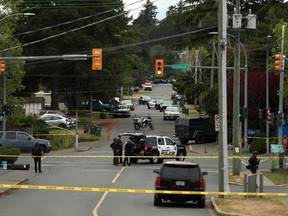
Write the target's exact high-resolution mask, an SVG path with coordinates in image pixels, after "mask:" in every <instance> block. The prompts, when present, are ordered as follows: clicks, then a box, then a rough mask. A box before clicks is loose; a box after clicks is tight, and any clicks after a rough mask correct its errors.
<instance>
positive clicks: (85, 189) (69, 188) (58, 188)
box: [0, 184, 288, 197]
mask: <svg viewBox="0 0 288 216" xmlns="http://www.w3.org/2000/svg"><path fill="white" fill-rule="evenodd" d="M0 188H8V189H28V190H53V191H78V192H79V191H80V192H81V191H82V192H110V193H142V194H155V193H156V194H183V195H197V194H199V195H226V196H258V197H267V196H269V197H288V193H254V192H253V193H251V192H218V191H170V190H147V189H125V188H94V187H73V186H46V185H15V184H0Z"/></svg>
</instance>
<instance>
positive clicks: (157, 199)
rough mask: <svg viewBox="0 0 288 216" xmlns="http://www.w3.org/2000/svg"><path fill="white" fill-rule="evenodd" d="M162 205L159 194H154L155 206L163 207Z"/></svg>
mask: <svg viewBox="0 0 288 216" xmlns="http://www.w3.org/2000/svg"><path fill="white" fill-rule="evenodd" d="M161 205H162V199H161V198H160V197H158V196H157V194H154V206H161Z"/></svg>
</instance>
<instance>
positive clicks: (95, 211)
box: [93, 167, 125, 216]
mask: <svg viewBox="0 0 288 216" xmlns="http://www.w3.org/2000/svg"><path fill="white" fill-rule="evenodd" d="M124 169H125V167H122V168H121V170H120V171H119V172H118V173H117V175H116V176H115V177H114V179H113V180H112V184H114V183H115V182H116V181H117V179H118V178H119V176H120V175H121V173H122V172H123V171H124ZM108 193H109V192H108V191H106V192H105V193H104V194H103V195H102V197H101V199H100V200H99V202H98V203H97V205H96V206H95V208H94V209H93V215H94V216H98V209H99V208H100V206H101V204H102V203H103V202H104V200H105V198H106V196H107V195H108Z"/></svg>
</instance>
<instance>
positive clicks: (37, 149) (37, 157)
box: [32, 143, 44, 173]
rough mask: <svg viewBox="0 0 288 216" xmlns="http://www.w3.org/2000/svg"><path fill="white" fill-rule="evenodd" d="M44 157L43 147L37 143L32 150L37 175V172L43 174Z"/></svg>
mask: <svg viewBox="0 0 288 216" xmlns="http://www.w3.org/2000/svg"><path fill="white" fill-rule="evenodd" d="M43 155H44V153H43V151H42V148H41V146H40V145H39V143H35V145H34V147H33V149H32V158H33V159H34V169H35V173H37V170H38V171H39V173H41V172H42V170H41V157H42V156H43Z"/></svg>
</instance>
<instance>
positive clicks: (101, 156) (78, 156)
mask: <svg viewBox="0 0 288 216" xmlns="http://www.w3.org/2000/svg"><path fill="white" fill-rule="evenodd" d="M0 157H6V158H10V157H17V158H31V155H0ZM114 157H118V158H120V157H129V158H163V159H176V158H180V159H181V158H185V159H189V158H190V159H191V158H192V159H193V158H194V159H203V158H206V159H217V158H218V156H217V155H206V156H196V155H193V156H172V155H163V156H156V155H155V156H124V155H123V156H113V155H45V158H114ZM227 158H229V159H233V158H239V159H243V158H250V156H237V155H234V156H228V157H227ZM272 158H279V157H278V156H263V157H261V159H265V160H269V159H272ZM283 158H284V157H283ZM285 158H288V157H287V156H285ZM261 162H263V161H261Z"/></svg>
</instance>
